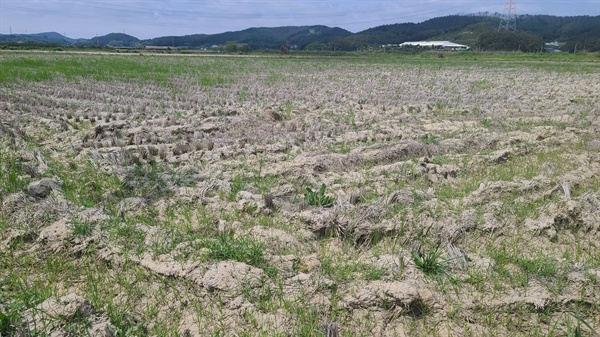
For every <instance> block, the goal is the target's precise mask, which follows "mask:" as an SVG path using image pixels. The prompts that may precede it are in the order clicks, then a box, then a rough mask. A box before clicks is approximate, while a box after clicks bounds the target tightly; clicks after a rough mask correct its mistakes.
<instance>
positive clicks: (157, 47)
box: [146, 46, 178, 50]
mask: <svg viewBox="0 0 600 337" xmlns="http://www.w3.org/2000/svg"><path fill="white" fill-rule="evenodd" d="M146 49H150V50H171V49H178V48H175V47H165V46H146Z"/></svg>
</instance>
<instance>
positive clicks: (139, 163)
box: [0, 51, 600, 337]
mask: <svg viewBox="0 0 600 337" xmlns="http://www.w3.org/2000/svg"><path fill="white" fill-rule="evenodd" d="M599 333H600V58H598V57H597V55H587V56H580V57H577V56H559V55H557V56H545V57H539V58H538V57H533V56H528V55H523V54H521V55H490V54H476V53H466V54H453V53H440V54H437V53H436V54H425V55H421V56H419V55H416V56H401V55H361V54H351V55H337V56H336V55H329V56H327V55H294V54H292V55H291V56H290V55H252V56H235V57H234V56H225V55H208V56H207V55H205V56H197V55H150V54H145V55H144V54H129V55H119V54H107V55H104V54H93V53H69V52H17V51H10V52H6V51H5V52H0V336H93V337H100V336H327V337H333V336H385V337H388V336H389V337H392V336H398V337H401V336H597V335H598V334H599Z"/></svg>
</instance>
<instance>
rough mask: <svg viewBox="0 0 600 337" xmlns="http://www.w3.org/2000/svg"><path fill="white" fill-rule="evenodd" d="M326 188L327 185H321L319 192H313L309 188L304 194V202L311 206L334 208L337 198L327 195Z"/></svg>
mask: <svg viewBox="0 0 600 337" xmlns="http://www.w3.org/2000/svg"><path fill="white" fill-rule="evenodd" d="M326 188H327V186H326V185H325V184H323V185H321V188H320V189H319V190H318V191H313V190H312V189H311V188H310V187H307V188H306V193H305V194H304V200H305V201H306V203H308V204H309V205H311V206H322V207H330V206H333V202H334V201H335V197H333V196H329V195H325V189H326Z"/></svg>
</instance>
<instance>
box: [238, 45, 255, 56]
mask: <svg viewBox="0 0 600 337" xmlns="http://www.w3.org/2000/svg"><path fill="white" fill-rule="evenodd" d="M238 50H239V51H240V53H244V54H248V53H249V52H251V51H252V48H250V46H249V45H248V44H247V43H245V44H243V45H241V46H239V48H238Z"/></svg>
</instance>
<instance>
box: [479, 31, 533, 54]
mask: <svg viewBox="0 0 600 337" xmlns="http://www.w3.org/2000/svg"><path fill="white" fill-rule="evenodd" d="M478 44H479V46H480V47H481V48H483V49H484V50H490V51H500V50H504V51H523V52H538V51H540V50H541V49H542V48H543V46H544V40H543V39H542V38H541V37H539V36H537V35H533V34H529V33H525V32H512V31H494V32H488V33H483V34H481V35H479V41H478Z"/></svg>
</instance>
